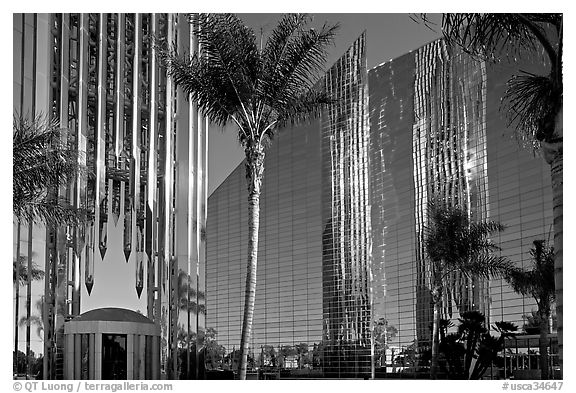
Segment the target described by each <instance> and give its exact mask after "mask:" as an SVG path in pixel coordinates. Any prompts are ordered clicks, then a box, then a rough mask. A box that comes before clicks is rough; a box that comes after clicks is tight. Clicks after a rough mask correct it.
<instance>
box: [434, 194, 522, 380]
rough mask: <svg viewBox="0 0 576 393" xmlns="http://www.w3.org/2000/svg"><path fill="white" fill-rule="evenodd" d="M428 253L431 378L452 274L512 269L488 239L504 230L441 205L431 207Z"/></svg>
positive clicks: (477, 274) (486, 274)
mask: <svg viewBox="0 0 576 393" xmlns="http://www.w3.org/2000/svg"><path fill="white" fill-rule="evenodd" d="M429 220H430V221H429V224H428V225H427V227H426V229H425V231H426V232H425V240H424V244H425V249H426V254H427V255H428V258H429V260H430V263H431V283H432V288H431V293H432V303H433V305H434V317H433V321H432V360H431V367H430V376H431V378H432V379H436V376H437V370H438V349H439V329H440V319H441V309H442V303H443V294H444V292H445V285H446V280H447V278H448V277H449V276H451V275H452V274H453V273H456V272H457V273H460V274H462V275H464V276H466V277H484V278H486V279H489V278H491V277H496V276H503V275H504V274H505V273H506V272H508V271H509V270H510V269H511V268H512V264H511V262H510V261H509V260H507V259H506V258H503V257H500V256H497V255H496V252H497V251H499V247H498V246H497V245H496V244H494V242H492V241H491V240H490V238H489V236H490V235H492V234H494V233H496V232H499V231H502V230H503V229H504V227H503V226H502V225H501V224H500V223H498V222H495V221H486V222H472V221H470V219H469V217H468V214H467V212H466V210H464V209H463V208H461V207H458V206H455V207H453V206H448V205H444V204H442V203H438V202H432V203H430V204H429Z"/></svg>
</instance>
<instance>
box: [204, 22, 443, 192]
mask: <svg viewBox="0 0 576 393" xmlns="http://www.w3.org/2000/svg"><path fill="white" fill-rule="evenodd" d="M281 15H282V14H247V13H245V14H238V16H239V17H240V18H242V19H243V20H244V22H245V23H246V24H247V25H248V26H250V27H252V29H254V31H255V32H256V34H257V36H258V35H259V32H260V30H261V28H262V29H263V31H264V36H266V34H269V33H270V31H272V30H273V28H274V26H275V25H276V22H277V20H278V19H279V17H280V16H281ZM311 15H312V16H313V22H312V24H311V26H321V25H322V24H323V23H324V22H328V23H330V24H333V23H336V22H338V23H339V24H340V29H339V31H338V33H337V35H336V37H335V40H334V46H332V47H330V51H329V57H328V59H327V61H326V70H328V68H330V66H331V65H332V64H334V62H336V60H338V58H339V57H340V56H342V55H343V54H344V52H346V50H347V49H348V48H349V47H350V45H351V44H352V43H353V42H354V41H355V40H356V39H357V38H358V37H359V36H360V34H362V32H363V31H364V30H366V45H367V47H366V55H367V66H368V69H371V68H374V67H376V66H378V65H379V64H382V63H384V62H388V61H389V60H391V59H394V58H396V57H399V56H401V55H403V54H405V53H408V52H409V51H411V50H414V49H417V48H419V47H420V46H422V45H424V44H426V43H428V42H430V41H433V40H435V39H436V38H438V37H440V35H441V33H440V32H439V30H440V29H439V25H437V26H435V27H434V26H432V28H434V30H436V31H433V30H432V29H431V28H429V27H427V26H425V25H424V24H422V23H420V24H419V23H416V22H414V21H413V20H412V19H410V14H392V13H386V14H384V13H370V14H324V13H322V14H311ZM430 19H431V20H432V21H434V22H436V23H437V24H439V22H440V15H439V14H431V15H430ZM236 132H237V131H236V129H235V128H233V127H227V128H225V129H222V128H221V127H218V126H212V127H211V130H210V133H209V134H208V135H209V136H208V195H210V194H212V192H213V191H214V190H215V189H216V188H217V187H218V186H219V185H220V184H221V183H222V182H223V181H224V180H225V179H226V177H228V175H229V174H230V173H231V172H232V171H233V170H234V169H235V168H236V167H237V166H238V164H239V163H240V162H241V161H242V159H243V158H244V152H243V151H242V149H241V148H240V146H239V144H238V140H237V138H236ZM264 176H266V175H264Z"/></svg>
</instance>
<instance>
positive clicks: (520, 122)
mask: <svg viewBox="0 0 576 393" xmlns="http://www.w3.org/2000/svg"><path fill="white" fill-rule="evenodd" d="M424 19H425V20H426V16H425V15H424ZM563 24H564V19H563V15H562V14H488V13H486V14H444V15H443V18H442V30H443V33H444V37H445V38H446V40H447V41H448V42H449V43H451V44H455V45H458V46H459V47H461V48H462V49H463V50H464V51H465V52H467V53H469V54H471V55H473V56H476V57H478V58H481V59H484V60H487V61H500V60H502V59H505V58H514V59H515V58H517V57H520V58H527V59H531V58H534V57H536V58H537V57H541V56H544V57H545V59H546V60H547V62H546V63H547V66H548V67H549V68H548V72H547V73H546V74H543V75H536V74H531V73H527V72H522V71H520V72H519V73H518V74H517V75H514V76H513V77H512V78H511V79H510V80H509V81H508V89H507V91H506V93H505V96H504V97H503V98H504V100H505V102H506V103H507V116H508V119H509V121H510V123H511V124H515V128H516V131H517V135H518V136H520V137H521V139H522V140H525V141H529V142H530V144H531V145H532V146H534V147H535V148H539V149H540V150H541V151H542V153H543V158H544V160H545V161H546V162H547V163H548V164H549V165H550V170H551V179H552V199H553V217H554V253H555V254H554V271H555V281H556V315H557V317H558V346H559V348H558V349H559V357H560V364H562V357H563V322H562V321H563V318H562V315H563V300H562V299H563V298H562V280H563V260H562V255H563V252H562V251H563V246H562V239H563V236H562V233H563V232H562V228H563V172H564V169H563V168H564V166H563V156H564V155H563V135H564V132H563V119H562V115H563V78H562V63H563V60H562V56H563V48H562V46H563Z"/></svg>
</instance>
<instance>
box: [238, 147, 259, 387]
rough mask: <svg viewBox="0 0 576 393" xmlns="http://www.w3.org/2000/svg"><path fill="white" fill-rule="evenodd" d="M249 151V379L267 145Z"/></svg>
mask: <svg viewBox="0 0 576 393" xmlns="http://www.w3.org/2000/svg"><path fill="white" fill-rule="evenodd" d="M245 153H246V179H247V180H248V266H247V271H246V293H245V297H244V317H243V320H242V338H241V340H240V365H239V366H238V374H239V378H240V379H246V365H247V362H248V348H249V344H250V336H251V333H252V319H253V317H254V300H255V298H256V268H257V262H258V229H259V226H260V187H261V185H262V176H263V174H264V149H263V147H262V146H261V145H260V144H254V145H253V146H248V147H246V149H245Z"/></svg>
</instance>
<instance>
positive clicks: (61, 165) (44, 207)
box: [12, 115, 84, 224]
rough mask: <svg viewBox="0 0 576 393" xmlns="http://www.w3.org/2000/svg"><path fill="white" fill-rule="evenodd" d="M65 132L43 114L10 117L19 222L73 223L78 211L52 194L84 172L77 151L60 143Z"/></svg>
mask: <svg viewBox="0 0 576 393" xmlns="http://www.w3.org/2000/svg"><path fill="white" fill-rule="evenodd" d="M65 133H66V130H64V129H62V128H60V127H59V125H58V122H57V121H56V120H53V121H50V120H49V119H48V118H47V116H45V115H38V116H36V117H35V118H29V117H27V116H22V115H14V118H13V172H12V174H13V183H12V191H13V197H12V198H13V199H12V200H13V214H14V215H15V216H16V218H17V219H18V221H20V222H22V221H28V222H34V223H53V224H63V223H70V224H75V223H77V222H78V219H79V217H78V216H77V214H76V213H77V211H74V210H73V209H71V208H67V207H65V206H61V205H60V201H59V200H58V199H57V198H55V196H54V195H52V194H51V192H52V191H53V190H57V189H58V188H59V187H61V186H64V185H66V184H68V183H69V182H70V181H71V180H73V179H74V178H75V177H76V175H77V174H79V173H80V174H81V173H83V171H84V169H83V168H81V167H80V166H79V165H78V162H79V160H78V152H77V150H76V149H74V148H70V147H69V146H68V144H67V143H66V142H64V141H63V135H64V134H65Z"/></svg>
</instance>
